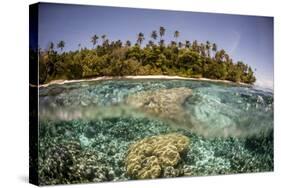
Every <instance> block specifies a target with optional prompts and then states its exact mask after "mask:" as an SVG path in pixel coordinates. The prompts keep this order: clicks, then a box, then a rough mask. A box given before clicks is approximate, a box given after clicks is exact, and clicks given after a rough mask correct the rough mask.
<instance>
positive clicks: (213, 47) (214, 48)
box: [212, 43, 217, 53]
mask: <svg viewBox="0 0 281 188" xmlns="http://www.w3.org/2000/svg"><path fill="white" fill-rule="evenodd" d="M212 51H213V52H214V53H216V52H217V44H216V43H213V46H212Z"/></svg>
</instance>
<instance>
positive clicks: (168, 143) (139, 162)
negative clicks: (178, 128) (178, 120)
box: [125, 133, 190, 179]
mask: <svg viewBox="0 0 281 188" xmlns="http://www.w3.org/2000/svg"><path fill="white" fill-rule="evenodd" d="M189 142H190V141H189V138H188V137H186V136H184V135H181V134H177V133H171V134H167V135H159V136H152V137H148V138H145V139H143V140H140V141H138V142H136V143H135V144H133V145H131V146H130V148H129V150H128V155H127V158H126V159H125V165H126V170H127V174H128V175H129V176H131V177H133V178H136V179H148V178H157V177H161V176H162V174H163V171H164V169H165V168H166V167H175V166H176V165H177V164H178V163H179V161H180V160H181V154H183V153H184V152H185V151H187V149H188V146H189Z"/></svg>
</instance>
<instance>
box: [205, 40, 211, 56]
mask: <svg viewBox="0 0 281 188" xmlns="http://www.w3.org/2000/svg"><path fill="white" fill-rule="evenodd" d="M210 48H211V43H210V42H209V41H208V40H207V42H206V49H207V53H208V57H210Z"/></svg>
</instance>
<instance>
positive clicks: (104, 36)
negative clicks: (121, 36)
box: [101, 34, 106, 43]
mask: <svg viewBox="0 0 281 188" xmlns="http://www.w3.org/2000/svg"><path fill="white" fill-rule="evenodd" d="M101 38H102V43H104V41H105V38H106V35H104V34H103V35H102V36H101Z"/></svg>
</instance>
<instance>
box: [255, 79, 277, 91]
mask: <svg viewBox="0 0 281 188" xmlns="http://www.w3.org/2000/svg"><path fill="white" fill-rule="evenodd" d="M255 86H257V87H261V88H265V89H271V90H273V86H274V83H273V80H266V79H257V81H256V82H255Z"/></svg>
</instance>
